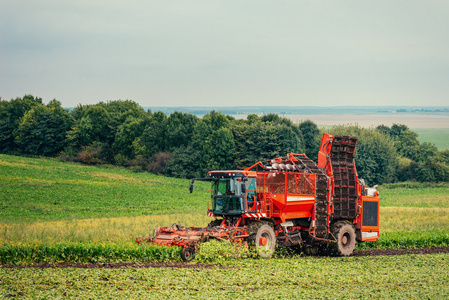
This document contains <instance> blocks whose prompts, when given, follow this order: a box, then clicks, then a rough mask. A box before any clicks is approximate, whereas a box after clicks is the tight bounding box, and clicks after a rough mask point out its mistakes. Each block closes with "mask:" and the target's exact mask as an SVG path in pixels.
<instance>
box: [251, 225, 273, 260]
mask: <svg viewBox="0 0 449 300" xmlns="http://www.w3.org/2000/svg"><path fill="white" fill-rule="evenodd" d="M254 247H255V250H256V253H257V254H258V255H259V257H261V258H270V257H271V256H272V255H273V252H274V249H275V248H276V234H275V233H274V230H273V227H271V226H270V225H267V224H264V225H262V226H260V227H259V228H258V229H257V232H256V236H255V239H254Z"/></svg>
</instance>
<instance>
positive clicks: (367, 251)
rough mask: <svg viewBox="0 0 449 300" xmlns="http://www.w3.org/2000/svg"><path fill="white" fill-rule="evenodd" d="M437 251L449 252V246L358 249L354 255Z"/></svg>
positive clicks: (429, 252)
mask: <svg viewBox="0 0 449 300" xmlns="http://www.w3.org/2000/svg"><path fill="white" fill-rule="evenodd" d="M436 253H449V247H431V248H420V249H373V250H356V251H354V256H376V255H404V254H436Z"/></svg>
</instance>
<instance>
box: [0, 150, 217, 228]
mask: <svg viewBox="0 0 449 300" xmlns="http://www.w3.org/2000/svg"><path fill="white" fill-rule="evenodd" d="M188 187H189V181H188V180H186V179H176V178H168V177H164V176H157V175H154V174H150V173H134V172H131V171H129V170H125V169H121V168H115V167H114V168H107V167H95V166H85V165H79V164H74V163H66V162H60V161H57V160H54V159H48V158H24V157H16V156H9V155H0V207H1V209H0V219H1V220H2V223H17V222H19V223H25V222H35V221H56V220H73V219H87V218H112V217H135V216H143V215H155V214H177V213H183V214H189V213H201V212H204V211H205V209H206V205H207V200H208V198H209V197H208V193H209V192H208V184H205V183H203V182H198V183H196V184H195V192H194V193H193V194H190V193H189V190H188Z"/></svg>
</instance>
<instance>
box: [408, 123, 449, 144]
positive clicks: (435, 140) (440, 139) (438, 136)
mask: <svg viewBox="0 0 449 300" xmlns="http://www.w3.org/2000/svg"><path fill="white" fill-rule="evenodd" d="M413 131H414V132H416V133H417V134H418V140H419V141H420V142H421V143H423V142H428V143H432V144H435V146H437V147H438V149H440V150H444V149H449V124H447V128H416V129H413Z"/></svg>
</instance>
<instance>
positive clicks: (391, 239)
mask: <svg viewBox="0 0 449 300" xmlns="http://www.w3.org/2000/svg"><path fill="white" fill-rule="evenodd" d="M447 246H449V233H448V232H447V231H445V230H441V231H437V230H433V231H428V232H402V233H401V232H389V233H385V234H382V235H381V237H380V239H379V240H378V241H377V242H366V243H359V244H358V245H357V248H358V249H409V248H425V247H447ZM281 253H283V252H282V251H281ZM246 254H247V251H246V250H245V249H244V248H242V247H239V246H238V245H232V244H230V243H229V242H211V243H206V244H203V245H202V247H201V250H200V252H199V253H198V255H197V258H196V261H197V262H202V263H222V262H224V261H227V260H233V259H235V258H245V257H248V256H247V255H246ZM281 255H282V254H281ZM179 259H180V248H178V247H162V246H154V245H143V246H139V245H137V244H132V243H55V244H14V243H10V244H3V245H1V246H0V264H39V263H51V264H53V263H64V262H76V263H111V262H133V261H139V262H162V261H177V260H179Z"/></svg>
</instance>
